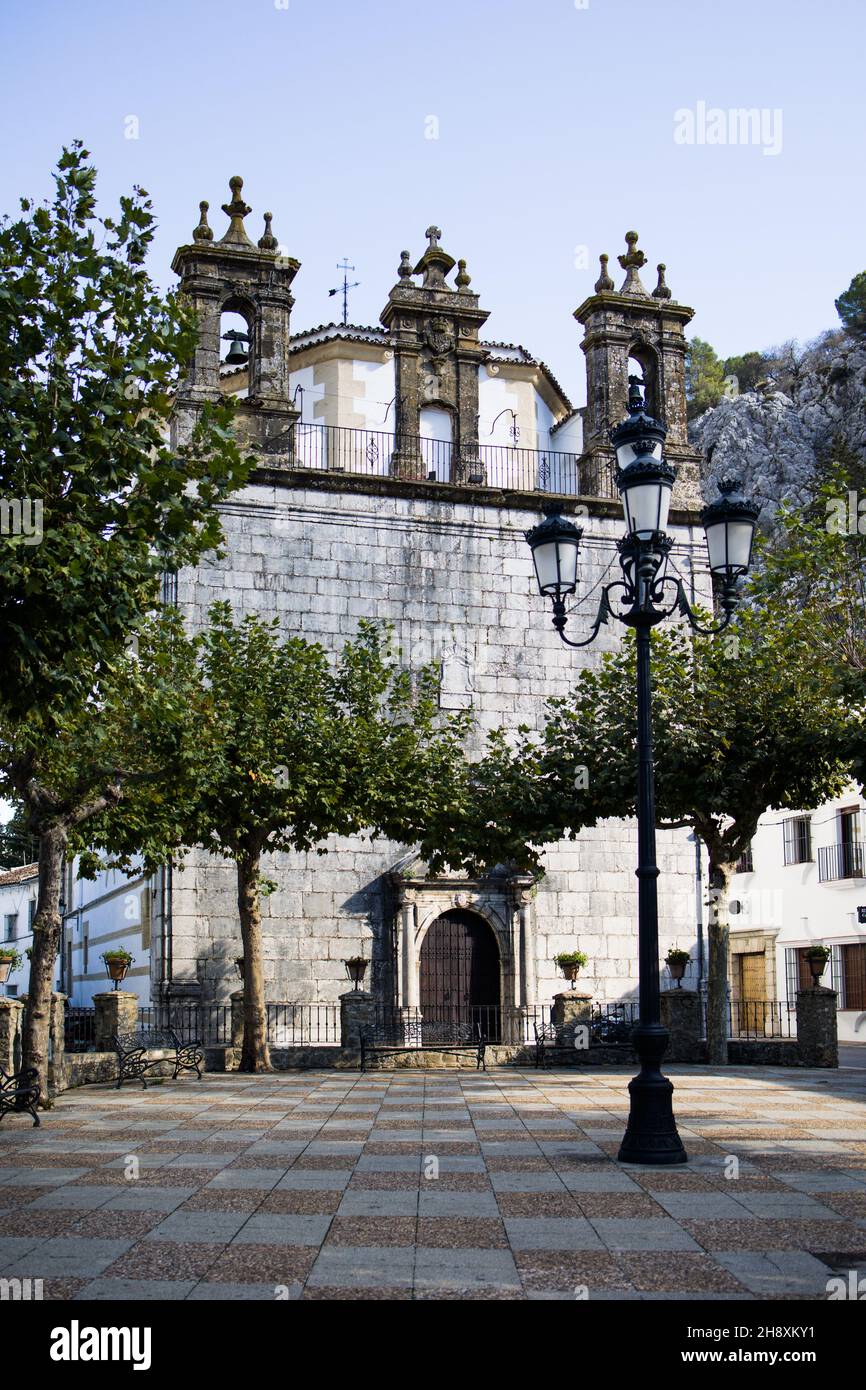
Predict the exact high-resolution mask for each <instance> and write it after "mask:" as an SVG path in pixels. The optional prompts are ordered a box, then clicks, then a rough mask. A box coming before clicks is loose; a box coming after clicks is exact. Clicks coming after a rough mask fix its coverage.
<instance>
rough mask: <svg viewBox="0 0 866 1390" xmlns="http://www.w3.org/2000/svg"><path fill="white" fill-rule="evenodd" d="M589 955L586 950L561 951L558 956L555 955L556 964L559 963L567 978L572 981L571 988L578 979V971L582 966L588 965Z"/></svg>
mask: <svg viewBox="0 0 866 1390" xmlns="http://www.w3.org/2000/svg"><path fill="white" fill-rule="evenodd" d="M588 959H589V957H588V956H587V955H586V953H585V952H584V951H560V953H559V955H558V956H554V957H553V961H554V964H555V965H558V966H559V968H560V970H561V971H562V973H563V975H564V976H565V978H566V980H570V981H571V988H572V989H574V982H575V980H576V979H577V972H578V971H579V970H580V968H581V966H583V965H586V962H587V960H588Z"/></svg>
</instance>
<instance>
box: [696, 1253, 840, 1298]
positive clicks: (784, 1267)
mask: <svg viewBox="0 0 866 1390" xmlns="http://www.w3.org/2000/svg"><path fill="white" fill-rule="evenodd" d="M713 1259H714V1260H716V1261H717V1263H718V1264H720V1265H722V1267H723V1268H725V1269H727V1270H728V1271H729V1272H730V1273H731V1274H732V1275H733V1276H734V1278H735V1279H737V1280H738V1281H739V1282H740V1283H741V1284H744V1285H745V1286H746V1288H747V1289H750V1290H751V1292H752V1293H755V1294H758V1295H759V1296H761V1297H763V1298H766V1297H767V1296H768V1295H770V1294H796V1295H798V1296H799V1297H801V1298H810V1297H815V1296H816V1295H820V1294H824V1293H826V1292H827V1281H828V1279H830V1278H831V1277H832V1275H831V1271H830V1270H829V1269H828V1267H827V1266H826V1265H825V1264H823V1263H822V1262H821V1261H820V1260H816V1259H815V1257H814V1255H810V1254H808V1253H807V1252H806V1251H805V1250H764V1251H761V1252H758V1251H752V1250H750V1251H745V1250H732V1251H729V1252H725V1251H714V1253H713Z"/></svg>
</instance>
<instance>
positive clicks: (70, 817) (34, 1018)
mask: <svg viewBox="0 0 866 1390" xmlns="http://www.w3.org/2000/svg"><path fill="white" fill-rule="evenodd" d="M187 645H188V644H187V641H186V639H185V637H184V636H183V632H182V629H181V626H180V619H179V617H178V615H177V614H176V613H174V612H172V611H171V610H169V611H168V612H166V613H164V614H161V615H159V616H158V617H155V618H154V619H152V620H148V621H146V622H145V623H143V624H142V627H141V630H140V635H139V638H138V641H137V643H136V645H135V649H133V648H132V647H131V648H130V649H129V650H128V651H126V652H124V653H123V654H122V655H121V656H120V657H118V658H116V659H115V660H114V661H112V662H111V663H110V664H109V663H107V662H106V663H104V664H103V667H102V670H101V671H100V673H99V675H98V677H97V678H96V680H95V681H94V682H93V685H92V688H91V691H90V694H89V696H88V698H87V699H85V700H81V701H79V702H78V703H77V704H74V705H73V704H70V703H68V702H63V703H59V704H58V705H57V706H56V707H53V708H51V709H49V710H48V711H45V712H43V713H41V714H40V715H38V716H34V717H33V718H32V719H30V720H23V719H17V720H15V721H13V722H9V721H4V720H3V719H2V718H0V794H2V795H4V796H13V797H15V798H17V799H18V800H19V801H20V803H21V805H22V806H23V808H24V816H23V820H24V825H25V828H26V830H27V832H29V833H30V834H32V835H34V836H35V837H36V838H37V840H38V845H39V890H38V899H37V907H36V917H35V920H34V923H33V946H32V955H31V962H30V985H29V990H28V1004H27V1012H26V1015H25V1019H24V1035H23V1044H22V1064H23V1066H25V1067H35V1068H36V1070H37V1072H38V1073H39V1078H40V1083H41V1086H42V1093H43V1096H44V1097H45V1096H47V1062H48V1023H49V1015H50V1003H51V989H52V981H53V978H54V967H55V962H56V959H57V950H58V946H59V941H60V928H61V922H60V913H59V901H60V892H61V879H62V872H63V861H64V857H65V856H66V855H67V853H69V852H72V853H74V852H75V851H76V850H83V849H85V847H86V846H87V844H88V838H89V831H90V826H91V824H93V825H94V826H95V825H96V824H97V822H98V823H99V826H100V833H101V836H102V839H103V841H104V842H105V841H108V842H111V840H112V837H117V838H119V839H121V840H122V841H123V842H124V843H135V844H137V845H138V846H140V848H141V849H142V851H143V852H144V853H145V855H146V857H147V858H148V860H149V861H154V860H158V859H160V858H164V857H165V855H166V854H167V853H168V852H169V848H170V846H171V845H172V844H173V843H175V842H176V840H177V836H178V826H177V821H176V816H177V813H178V804H177V798H176V796H175V795H174V792H175V788H176V786H177V784H178V781H179V780H181V779H182V778H183V772H184V757H185V748H184V745H183V743H182V739H181V735H182V732H183V729H184V727H185V725H184V721H185V719H186V712H187V709H188V707H189V703H190V700H191V698H192V696H193V694H194V691H192V690H191V689H189V688H187V687H186V686H185V685H184V672H185V670H186V665H185V663H184V662H183V661H182V660H181V661H178V660H177V656H178V653H181V654H182V653H183V651H184V649H185V647H186V646H187ZM46 727H50V728H51V731H52V733H51V737H50V738H46V737H45V729H46Z"/></svg>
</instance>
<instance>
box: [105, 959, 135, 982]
mask: <svg viewBox="0 0 866 1390" xmlns="http://www.w3.org/2000/svg"><path fill="white" fill-rule="evenodd" d="M100 960H103V961H104V962H105V968H106V970H107V971H108V978H109V980H113V981H114V988H115V989H117V986H118V985H119V984H120V982H121V980H125V979H126V975H127V972H128V970H129V967H130V966H131V965H132V962H133V961H134V960H135V956H131V955H130V954H129V951H120V950H118V951H103V953H102V955H101V956H100Z"/></svg>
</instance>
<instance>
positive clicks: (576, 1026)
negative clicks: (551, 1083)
mask: <svg viewBox="0 0 866 1390" xmlns="http://www.w3.org/2000/svg"><path fill="white" fill-rule="evenodd" d="M533 1031H534V1033H535V1065H536V1066H537V1067H543V1066H544V1063H545V1060H548V1059H549V1060H552V1059H553V1058H554V1057H569V1058H572V1059H573V1057H574V1054H575V1052H577V1051H581V1050H585V1048H587V1047H588V1046H589V1041H590V1036H589V1025H588V1024H586V1023H542V1024H541V1025H539V1024H537V1023H536V1024H534V1025H533ZM581 1039H585V1041H581Z"/></svg>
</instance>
